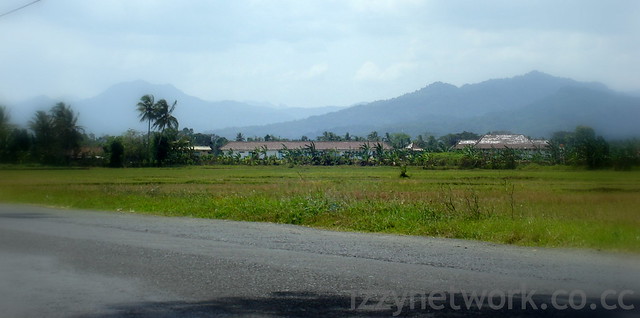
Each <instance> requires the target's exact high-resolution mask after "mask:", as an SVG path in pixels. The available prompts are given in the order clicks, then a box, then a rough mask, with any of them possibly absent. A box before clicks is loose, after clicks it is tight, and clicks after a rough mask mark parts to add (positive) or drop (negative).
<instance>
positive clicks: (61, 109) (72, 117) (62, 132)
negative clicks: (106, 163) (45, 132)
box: [50, 103, 82, 156]
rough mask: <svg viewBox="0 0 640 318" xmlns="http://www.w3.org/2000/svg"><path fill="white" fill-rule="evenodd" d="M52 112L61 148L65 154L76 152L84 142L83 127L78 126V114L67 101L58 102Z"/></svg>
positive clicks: (55, 131)
mask: <svg viewBox="0 0 640 318" xmlns="http://www.w3.org/2000/svg"><path fill="white" fill-rule="evenodd" d="M50 112H51V118H52V123H53V129H54V133H55V135H56V139H57V142H58V145H59V146H60V150H61V151H62V153H63V154H64V156H71V155H73V154H75V153H76V152H77V151H78V150H79V149H80V143H81V142H82V127H80V126H78V116H77V115H76V114H74V113H73V111H72V110H71V106H68V105H66V104H65V103H57V104H56V105H55V106H53V107H52V108H51V111H50Z"/></svg>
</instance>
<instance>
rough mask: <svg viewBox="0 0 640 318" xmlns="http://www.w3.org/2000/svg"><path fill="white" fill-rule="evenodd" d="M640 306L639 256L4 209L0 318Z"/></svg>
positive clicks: (633, 312)
mask: <svg viewBox="0 0 640 318" xmlns="http://www.w3.org/2000/svg"><path fill="white" fill-rule="evenodd" d="M483 295H484V296H483ZM476 296H477V297H476ZM474 297H476V298H474ZM478 299H481V300H480V301H478ZM639 299H640V257H639V256H629V255H621V254H613V253H604V252H597V251H584V250H570V249H540V248H524V247H513V246H504V245H496V244H489V243H483V242H475V241H464V240H450V239H437V238H428V237H410V236H396V235H378V234H361V233H342V232H332V231H323V230H317V229H309V228H305V227H298V226H291V225H279V224H266V223H245V222H231V221H221V220H203V219H192V218H164V217H156V216H144V215H136V214H129V213H119V212H96V211H76V210H61V209H50V208H41V207H32V206H17V205H0V317H210V316H213V317H235V316H251V317H281V316H294V317H295V316H299V317H341V316H362V317H371V316H374V317H386V316H393V315H399V316H435V317H439V316H443V317H461V316H474V317H478V316H486V317H496V316H498V317H501V316H502V317H511V316H525V317H533V316H541V315H545V316H557V317H573V316H593V317H602V316H614V317H618V316H620V317H638V316H639V312H640V301H639ZM614 307H615V309H614Z"/></svg>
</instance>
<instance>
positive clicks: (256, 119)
mask: <svg viewBox="0 0 640 318" xmlns="http://www.w3.org/2000/svg"><path fill="white" fill-rule="evenodd" d="M144 94H154V95H155V96H156V99H160V98H165V99H167V100H168V101H171V102H172V101H173V100H177V101H178V105H177V107H176V111H175V116H176V117H177V118H178V120H179V121H180V127H181V128H184V127H188V128H193V129H194V130H195V131H197V132H213V133H216V134H219V135H221V136H225V137H227V138H233V137H235V135H236V134H237V133H238V132H242V133H243V134H244V135H245V136H260V137H262V136H265V135H266V134H271V135H276V136H280V137H284V138H300V137H301V136H308V137H310V138H315V137H316V136H319V135H322V132H324V131H331V132H334V133H336V134H345V133H347V132H349V133H350V134H351V135H359V136H365V135H367V134H369V133H370V132H372V131H378V132H379V133H381V134H383V133H385V132H405V133H408V134H410V135H412V136H416V135H418V134H424V133H430V134H434V135H443V134H447V133H453V132H460V131H463V130H466V131H472V132H476V133H486V132H489V131H497V130H508V131H512V132H514V133H523V134H527V135H529V136H532V137H548V136H550V134H551V133H553V132H554V131H559V130H573V129H574V128H575V126H577V125H589V126H591V127H593V128H595V129H596V132H597V133H599V134H602V135H604V136H605V137H608V138H624V137H630V136H640V124H639V121H640V97H637V96H632V95H627V94H622V93H619V92H615V91H612V90H610V89H608V88H607V87H606V86H604V85H603V84H599V83H585V82H578V81H575V80H572V79H567V78H559V77H554V76H551V75H548V74H544V73H541V72H536V71H534V72H530V73H527V74H525V75H521V76H516V77H513V78H506V79H493V80H488V81H484V82H481V83H478V84H467V85H463V86H461V87H456V86H454V85H451V84H446V83H441V82H436V83H433V84H431V85H428V86H426V87H424V88H422V89H420V90H417V91H415V92H412V93H408V94H405V95H402V96H399V97H396V98H392V99H388V100H381V101H375V102H371V103H361V104H358V105H355V106H352V107H348V108H340V107H322V108H276V107H268V106H264V105H258V104H255V103H246V102H237V101H217V102H209V101H204V100H202V99H199V98H197V97H193V96H189V95H187V94H185V93H183V92H182V91H180V90H178V89H176V88H175V87H173V86H171V85H153V84H149V83H146V82H143V81H134V82H128V83H121V84H117V85H114V86H112V87H111V88H109V89H107V90H106V91H105V92H103V93H102V94H100V95H98V96H95V97H93V98H89V99H84V100H78V101H65V102H68V103H70V104H71V105H72V107H73V109H74V110H75V111H76V112H78V113H79V114H80V120H79V123H80V125H82V126H84V127H85V128H86V130H87V132H92V133H94V134H96V135H101V134H113V135H117V134H121V133H122V132H124V131H126V130H127V129H136V130H140V131H142V130H144V129H145V127H146V126H145V125H144V124H143V123H140V122H139V120H138V117H137V116H138V114H137V112H136V110H135V104H136V103H137V102H138V100H139V98H140V97H141V96H142V95H144ZM56 102H59V100H52V99H49V98H46V97H38V98H35V99H32V100H30V101H26V102H24V103H21V104H17V105H15V107H10V108H9V109H10V112H11V117H12V122H14V123H17V124H25V123H26V122H27V121H28V120H29V119H30V118H31V117H32V116H33V113H34V112H35V110H36V109H48V108H50V107H51V106H52V105H53V104H55V103H56ZM9 106H11V105H9Z"/></svg>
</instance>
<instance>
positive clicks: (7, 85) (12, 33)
mask: <svg viewBox="0 0 640 318" xmlns="http://www.w3.org/2000/svg"><path fill="white" fill-rule="evenodd" d="M31 1H32V0H3V1H2V2H1V4H0V12H6V11H9V10H11V9H13V8H16V7H19V6H21V5H24V4H27V3H29V2H31ZM0 43H1V44H0V101H2V100H4V102H5V103H6V102H13V101H16V100H20V99H24V98H28V97H32V96H36V95H41V94H45V95H48V96H50V97H53V98H59V97H62V96H75V97H79V98H84V97H91V96H93V95H96V94H98V93H100V92H102V91H103V90H105V89H106V88H108V87H109V86H111V85H113V84H116V83H119V82H123V81H131V80H137V79H142V80H146V81H149V82H151V83H156V84H165V83H170V84H173V85H174V86H176V87H177V88H179V89H181V90H183V91H185V92H186V93H188V94H190V95H194V96H198V97H201V98H203V99H206V100H223V99H232V100H240V101H248V100H249V101H260V102H270V103H274V104H286V105H289V106H306V107H308V106H324V105H340V106H346V105H350V104H354V103H358V102H364V101H373V100H377V99H383V98H391V97H395V96H398V95H401V94H403V93H407V92H411V91H414V90H416V89H419V88H421V87H424V86H426V85H427V84H429V83H431V82H434V81H443V82H448V83H452V84H454V85H458V86H460V85H463V84H466V83H476V82H480V81H483V80H486V79H489V78H503V77H511V76H515V75H521V74H524V73H526V72H528V71H531V70H539V71H543V72H546V73H549V74H552V75H556V76H561V77H571V78H574V79H577V80H583V81H600V82H603V83H604V84H606V85H608V86H609V87H611V88H613V89H616V90H622V91H638V90H640V1H637V0H608V1H605V0H574V1H569V0H562V1H560V0H550V1H545V0H531V1H528V0H517V1H516V0H482V1H476V0H469V1H455V0H442V1H426V0H425V1H421V0H322V1H321V0H318V1H315V0H227V1H223V0H219V1H216V0H93V1H87V0H42V1H40V2H38V3H36V4H34V5H32V6H29V7H27V8H25V9H23V10H20V11H18V12H15V13H13V14H10V15H7V16H5V17H2V18H0ZM167 98H170V97H167Z"/></svg>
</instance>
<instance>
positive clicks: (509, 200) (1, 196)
mask: <svg viewBox="0 0 640 318" xmlns="http://www.w3.org/2000/svg"><path fill="white" fill-rule="evenodd" d="M399 172H400V170H399V168H394V167H346V166H340V167H295V168H287V167H282V166H277V167H264V166H260V167H247V166H207V167H187V168H166V169H162V168H144V169H88V170H82V169H66V170H64V169H63V170H55V169H51V170H47V169H34V170H29V169H24V168H23V169H3V170H0V201H1V202H13V203H32V204H39V205H46V206H56V207H66V208H82V209H97V210H113V211H122V212H136V213H149V214H159V215H167V216H191V217H199V218H219V219H230V220H245V221H263V222H277V223H291V224H300V225H306V226H313V227H320V228H328V229H335V230H346V231H363V232H384V233H399V234H409V235H427V236H439V237H451V238H463V239H474V240H484V241H491V242H497V243H508V244H518V245H529V246H560V247H578V248H595V249H604V250H612V251H626V252H635V253H638V252H640V171H631V172H615V171H581V170H561V169H558V168H544V169H535V170H510V171H500V170H444V171H434V170H423V169H420V168H409V171H408V173H409V175H410V176H411V177H410V178H399Z"/></svg>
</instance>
